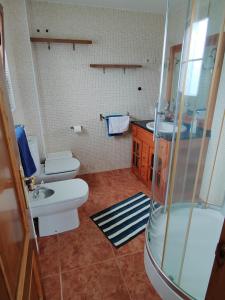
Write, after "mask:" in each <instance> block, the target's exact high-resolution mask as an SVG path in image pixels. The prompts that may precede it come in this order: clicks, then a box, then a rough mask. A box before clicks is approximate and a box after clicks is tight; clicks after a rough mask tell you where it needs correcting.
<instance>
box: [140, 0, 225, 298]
mask: <svg viewBox="0 0 225 300" xmlns="http://www.w3.org/2000/svg"><path fill="white" fill-rule="evenodd" d="M224 25H225V1H224V0H180V1H177V0H168V3H167V16H166V25H165V37H164V52H163V63H162V72H161V86H160V95H159V101H158V103H157V105H156V114H155V115H156V120H155V149H156V151H155V153H156V155H155V158H154V174H153V185H152V189H153V195H152V197H153V200H156V201H157V194H158V192H159V186H160V185H162V181H163V184H164V185H166V193H165V195H164V205H162V206H160V207H159V208H157V209H156V210H154V211H152V212H151V215H150V219H149V223H148V226H147V229H146V247H145V267H146V272H147V274H148V276H149V278H150V280H151V281H152V283H153V285H154V286H155V288H156V290H157V291H158V293H159V294H160V295H161V297H162V298H163V299H166V300H169V299H171V300H174V299H205V298H207V288H208V284H209V280H210V276H211V274H212V268H213V264H214V259H215V251H216V247H217V244H218V241H219V239H220V234H221V230H222V227H223V223H224V217H225V152H224V149H225V60H224V50H225V34H224V29H225V27H224ZM168 121H169V122H173V130H172V131H171V132H169V131H168V132H167V133H165V132H163V133H162V132H160V126H159V124H160V123H161V122H168ZM162 140H166V141H167V144H168V145H169V146H168V147H169V149H170V162H169V164H168V163H167V164H164V162H163V156H162V155H160V152H161V151H162V149H161V144H162V143H161V141H162ZM159 174H160V176H159ZM160 180H161V182H160ZM221 299H222V298H221ZM218 300H219V299H218Z"/></svg>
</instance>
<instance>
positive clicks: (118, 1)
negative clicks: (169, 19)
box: [32, 0, 166, 14]
mask: <svg viewBox="0 0 225 300" xmlns="http://www.w3.org/2000/svg"><path fill="white" fill-rule="evenodd" d="M32 1H33V2H40V1H41V2H48V3H61V4H77V5H84V6H92V7H93V6H94V7H105V8H117V9H124V10H132V11H142V12H152V13H159V14H162V13H164V12H165V10H166V0H32Z"/></svg>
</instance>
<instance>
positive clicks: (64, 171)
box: [28, 136, 80, 183]
mask: <svg viewBox="0 0 225 300" xmlns="http://www.w3.org/2000/svg"><path fill="white" fill-rule="evenodd" d="M28 144H29V148H30V152H31V155H32V157H33V160H34V163H35V165H36V168H37V171H36V173H35V174H34V176H35V178H36V183H41V182H42V181H44V182H45V183H46V182H53V181H54V182H55V181H61V180H67V179H72V178H75V176H76V175H77V174H78V172H79V170H80V162H79V160H78V159H76V158H74V157H73V155H72V152H71V151H63V152H56V153H48V154H47V155H46V160H45V163H44V164H41V163H40V156H39V150H38V142H37V138H36V137H35V136H29V137H28Z"/></svg>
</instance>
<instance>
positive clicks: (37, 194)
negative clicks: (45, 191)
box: [33, 186, 41, 199]
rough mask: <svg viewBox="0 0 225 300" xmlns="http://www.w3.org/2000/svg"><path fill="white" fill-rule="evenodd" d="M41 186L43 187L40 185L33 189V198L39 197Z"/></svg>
mask: <svg viewBox="0 0 225 300" xmlns="http://www.w3.org/2000/svg"><path fill="white" fill-rule="evenodd" d="M40 188H41V187H40V186H37V187H36V188H35V190H34V191H33V198H34V199H37V198H38V196H39V191H40Z"/></svg>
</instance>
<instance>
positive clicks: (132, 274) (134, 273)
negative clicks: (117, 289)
mask: <svg viewBox="0 0 225 300" xmlns="http://www.w3.org/2000/svg"><path fill="white" fill-rule="evenodd" d="M117 263H118V266H119V268H120V270H121V273H122V274H123V277H124V280H125V283H126V286H127V288H128V290H129V293H130V296H131V299H132V300H160V297H159V296H158V294H157V293H156V291H155V290H154V288H153V287H152V285H151V283H150V281H149V279H148V277H147V275H146V273H145V269H144V256H143V252H140V253H136V254H131V255H125V256H122V257H117Z"/></svg>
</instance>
